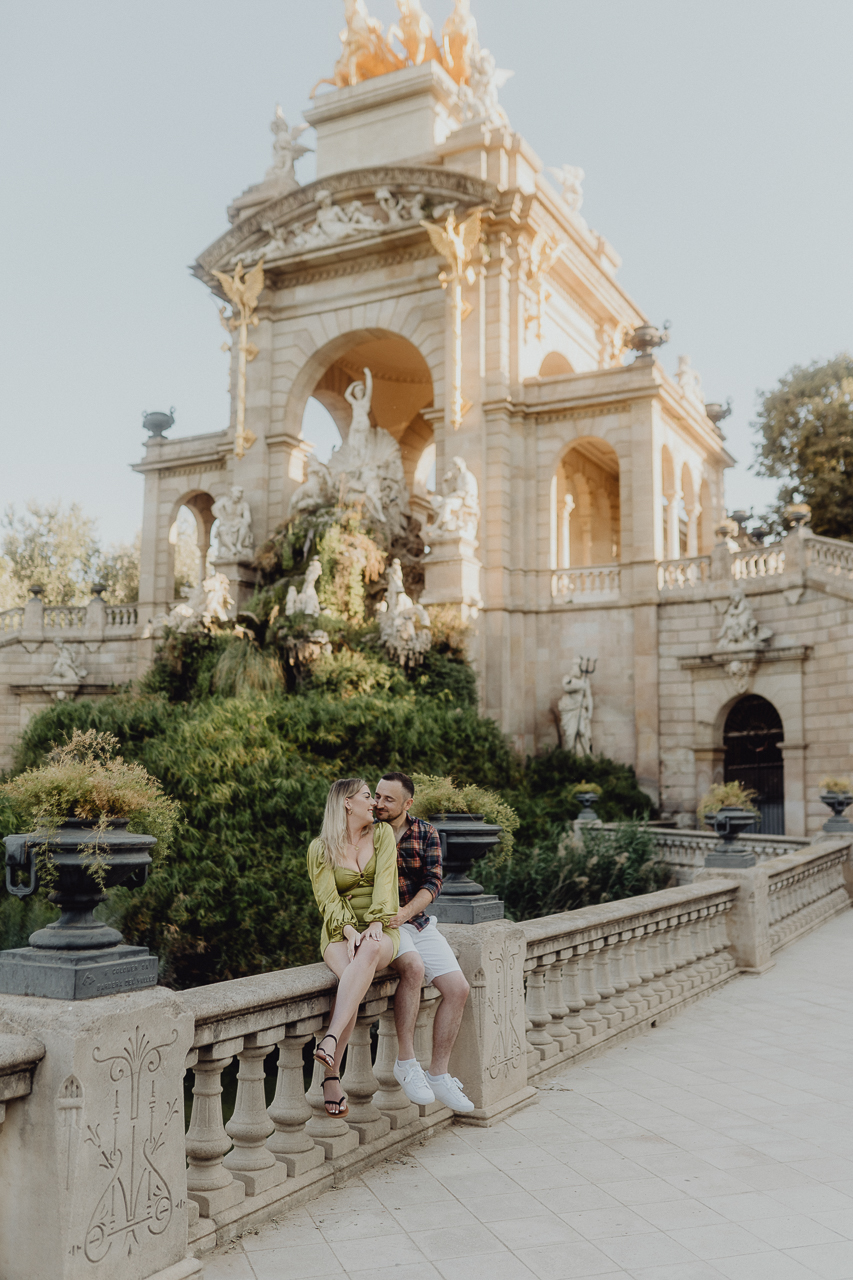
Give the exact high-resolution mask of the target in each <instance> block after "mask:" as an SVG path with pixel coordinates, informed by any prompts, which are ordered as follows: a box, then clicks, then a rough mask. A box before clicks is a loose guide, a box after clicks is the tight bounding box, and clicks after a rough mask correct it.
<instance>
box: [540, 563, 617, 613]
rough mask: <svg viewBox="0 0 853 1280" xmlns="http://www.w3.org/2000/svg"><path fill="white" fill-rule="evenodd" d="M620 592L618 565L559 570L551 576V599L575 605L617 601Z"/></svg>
mask: <svg viewBox="0 0 853 1280" xmlns="http://www.w3.org/2000/svg"><path fill="white" fill-rule="evenodd" d="M619 592H620V569H619V565H618V564H602V565H588V566H584V567H581V568H577V569H558V570H556V571H555V572H553V573H552V574H551V599H552V600H556V601H566V600H569V601H572V602H573V603H575V604H586V603H590V604H592V603H597V602H598V601H599V600H616V599H618V597H619Z"/></svg>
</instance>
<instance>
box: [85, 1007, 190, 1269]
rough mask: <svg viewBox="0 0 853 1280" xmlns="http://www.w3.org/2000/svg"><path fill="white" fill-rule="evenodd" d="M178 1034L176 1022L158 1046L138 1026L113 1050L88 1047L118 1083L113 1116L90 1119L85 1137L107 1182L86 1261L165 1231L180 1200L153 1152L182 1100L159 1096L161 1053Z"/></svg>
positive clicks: (134, 1247) (133, 1247) (127, 1249)
mask: <svg viewBox="0 0 853 1280" xmlns="http://www.w3.org/2000/svg"><path fill="white" fill-rule="evenodd" d="M177 1039H178V1031H177V1028H175V1029H174V1031H173V1033H172V1037H171V1039H170V1040H167V1041H165V1042H164V1043H163V1044H156V1045H155V1044H152V1043H151V1040H150V1039H149V1038H148V1036H147V1035H146V1034H145V1033H144V1032H143V1031H141V1029H140V1028H139V1027H138V1026H137V1027H136V1029H135V1032H134V1033H133V1034H132V1035H130V1036H129V1037H128V1039H127V1042H126V1043H125V1045H124V1046H123V1048H122V1049H120V1051H119V1052H118V1053H112V1054H111V1053H104V1052H103V1051H102V1050H101V1047H100V1046H99V1045H96V1046H95V1047H94V1048H93V1050H92V1058H93V1061H94V1062H96V1063H98V1064H99V1065H100V1064H104V1065H106V1064H109V1068H110V1070H109V1076H110V1080H111V1081H112V1082H113V1084H115V1085H116V1086H117V1088H116V1090H115V1098H116V1104H115V1108H114V1109H113V1111H112V1114H111V1116H110V1117H109V1118H108V1119H106V1118H105V1119H102V1120H100V1121H98V1123H96V1124H94V1125H93V1124H89V1125H87V1135H86V1138H85V1139H84V1143H85V1144H90V1145H91V1146H92V1147H94V1149H95V1151H96V1152H97V1154H98V1157H99V1160H98V1168H99V1169H100V1170H103V1171H104V1175H105V1177H106V1182H104V1180H103V1179H101V1180H100V1181H101V1183H102V1189H101V1191H100V1193H99V1194H98V1198H97V1201H96V1202H95V1207H94V1209H93V1211H92V1214H91V1217H90V1218H89V1225H88V1228H87V1230H86V1236H85V1241H84V1244H83V1251H84V1254H85V1256H86V1259H87V1261H89V1262H91V1263H98V1262H102V1261H103V1259H104V1258H105V1257H106V1256H107V1254H108V1253H109V1252H110V1250H111V1249H112V1248H113V1246H115V1248H116V1250H117V1252H118V1253H119V1254H120V1255H121V1256H123V1257H128V1256H131V1255H133V1254H134V1253H140V1252H142V1251H143V1250H144V1248H145V1237H146V1236H149V1235H150V1236H159V1235H162V1234H163V1232H164V1231H165V1230H166V1229H167V1228H168V1226H169V1223H170V1222H171V1219H172V1214H173V1213H174V1210H175V1208H176V1207H177V1206H176V1205H175V1203H174V1200H173V1197H172V1191H171V1188H170V1187H169V1184H168V1182H167V1181H166V1178H165V1177H164V1175H163V1173H162V1172H161V1170H160V1169H159V1168H158V1163H159V1161H158V1152H159V1151H160V1150H161V1148H163V1147H164V1145H165V1143H164V1136H163V1135H164V1130H165V1129H166V1127H167V1126H168V1125H169V1124H170V1123H171V1122H172V1121H174V1120H175V1117H176V1116H177V1115H178V1112H179V1109H180V1108H179V1102H178V1099H177V1098H162V1097H158V1089H157V1085H158V1080H157V1076H158V1073H159V1072H160V1069H161V1066H162V1062H163V1052H164V1050H166V1049H170V1048H171V1047H172V1045H173V1044H175V1042H176V1041H177ZM149 1080H150V1089H149V1088H148V1083H149ZM143 1082H144V1084H145V1089H144V1094H143ZM102 1130H103V1133H102Z"/></svg>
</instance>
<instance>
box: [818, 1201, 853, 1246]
mask: <svg viewBox="0 0 853 1280" xmlns="http://www.w3.org/2000/svg"><path fill="white" fill-rule="evenodd" d="M810 1217H811V1218H812V1221H814V1222H819V1223H820V1224H821V1225H822V1226H824V1227H829V1229H830V1231H835V1232H837V1233H838V1235H840V1236H843V1237H844V1239H845V1240H853V1208H850V1209H831V1210H829V1211H828V1212H826V1213H812V1214H810Z"/></svg>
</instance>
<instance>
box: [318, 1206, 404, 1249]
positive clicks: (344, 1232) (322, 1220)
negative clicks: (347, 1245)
mask: <svg viewBox="0 0 853 1280" xmlns="http://www.w3.org/2000/svg"><path fill="white" fill-rule="evenodd" d="M314 1221H315V1222H316V1223H317V1226H318V1227H319V1228H320V1232H321V1234H322V1236H323V1239H324V1240H326V1241H328V1243H329V1244H334V1243H335V1242H336V1241H338V1240H373V1239H379V1240H381V1239H382V1238H383V1237H385V1236H397V1235H402V1234H404V1232H403V1228H402V1227H401V1226H400V1224H399V1222H398V1221H397V1219H396V1218H395V1217H394V1216H393V1215H392V1214H391V1213H389V1212H388V1210H387V1209H385V1208H383V1207H382V1205H380V1204H377V1205H376V1206H375V1208H373V1209H344V1210H342V1211H341V1212H339V1213H325V1214H320V1215H318V1216H316V1217H315V1219H314ZM381 1247H382V1246H381V1245H380V1246H379V1248H380V1249H381Z"/></svg>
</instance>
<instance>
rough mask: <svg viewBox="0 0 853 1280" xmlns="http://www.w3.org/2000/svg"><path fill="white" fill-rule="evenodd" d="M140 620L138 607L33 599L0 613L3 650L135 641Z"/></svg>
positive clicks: (92, 601) (96, 597)
mask: <svg viewBox="0 0 853 1280" xmlns="http://www.w3.org/2000/svg"><path fill="white" fill-rule="evenodd" d="M138 622H139V617H138V611H137V606H136V605H135V604H121V605H110V604H104V602H103V600H101V599H100V597H99V596H95V597H93V598H92V599H91V600H90V601H89V603H88V604H79V605H78V604H44V603H43V602H42V601H41V600H40V599H39V598H37V597H35V596H34V597H32V598H31V599H30V600H28V601H27V603H26V604H25V605H23V606H18V607H17V608H15V609H5V610H4V611H3V612H2V613H0V647H3V646H8V645H15V644H19V643H20V644H27V643H28V642H30V641H34V642H43V641H45V640H69V641H72V642H73V641H86V642H89V641H93V642H94V641H96V640H107V639H112V640H115V639H132V638H133V637H134V636H135V635H136V631H137V627H138Z"/></svg>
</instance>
